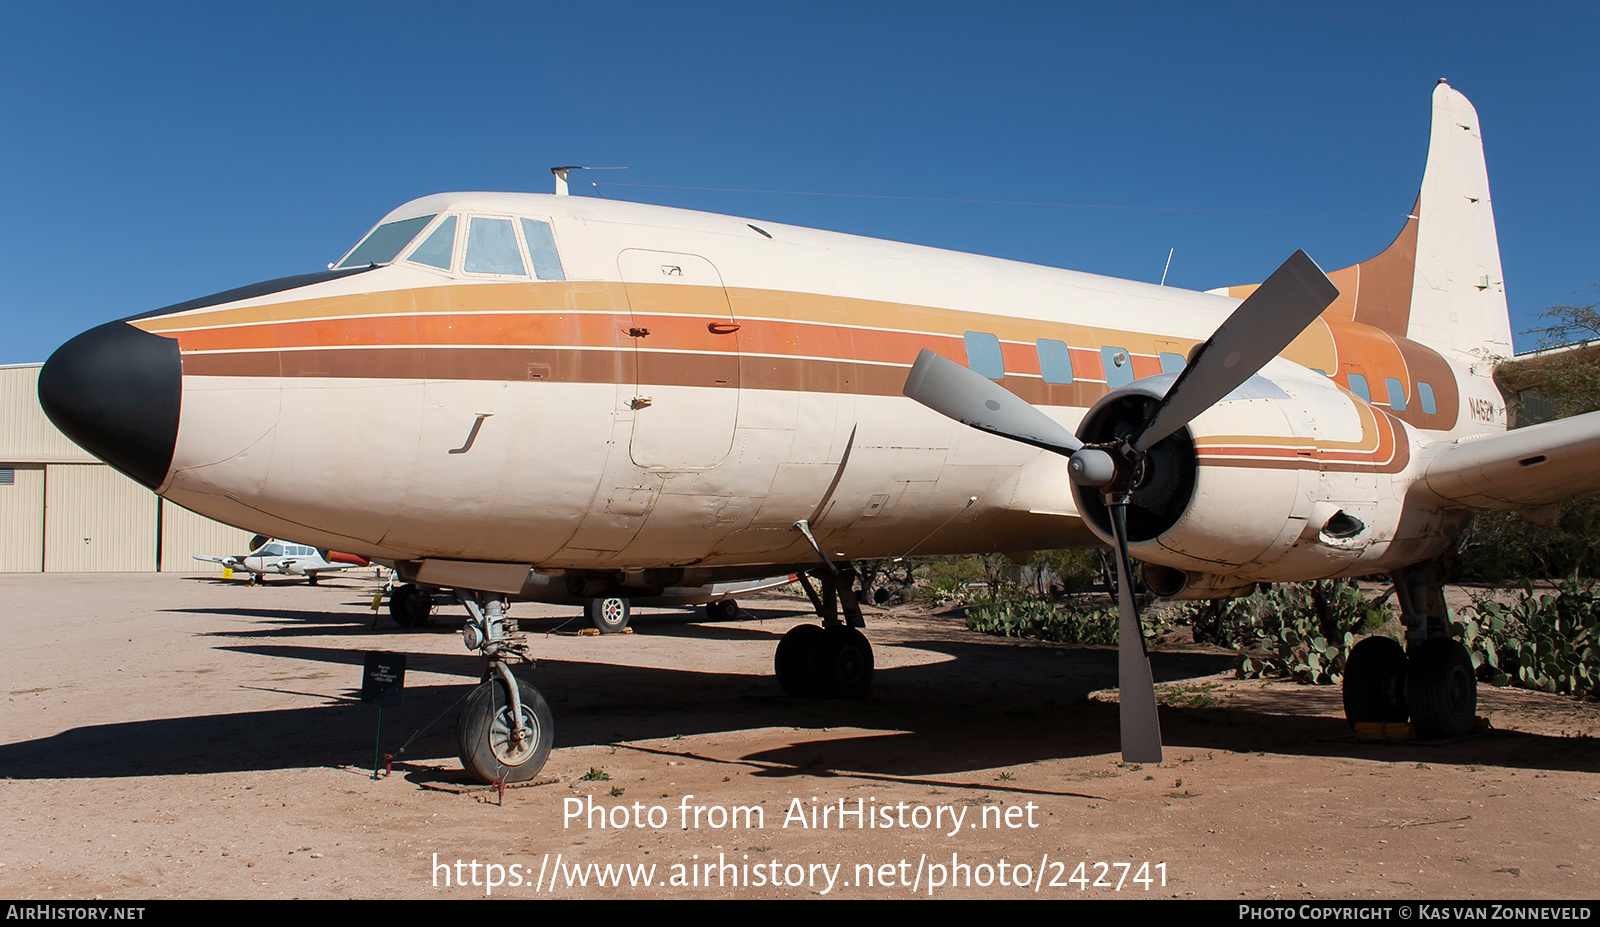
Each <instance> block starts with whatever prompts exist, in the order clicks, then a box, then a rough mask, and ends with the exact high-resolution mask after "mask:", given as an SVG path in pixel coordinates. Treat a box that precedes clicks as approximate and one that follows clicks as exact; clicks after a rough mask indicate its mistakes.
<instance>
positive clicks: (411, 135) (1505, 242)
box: [0, 0, 1600, 363]
mask: <svg viewBox="0 0 1600 927" xmlns="http://www.w3.org/2000/svg"><path fill="white" fill-rule="evenodd" d="M4 9H5V28H4V29H3V30H0V87H4V90H3V91H0V127H3V128H0V202H3V204H4V206H5V213H6V215H7V217H8V219H9V221H7V222H5V223H3V224H0V274H3V279H4V281H5V284H4V286H3V288H0V318H3V320H4V324H5V330H6V333H7V335H6V337H5V338H4V339H3V340H0V363H22V362H29V361H39V360H43V359H44V358H45V357H46V356H48V354H49V352H50V351H52V350H53V349H54V348H55V347H56V346H57V345H59V344H60V343H61V342H63V341H65V340H66V339H67V338H69V337H71V336H72V335H74V334H76V333H77V332H79V331H81V330H83V329H85V328H88V327H90V326H92V325H95V324H98V323H100V322H103V321H106V320H110V319H114V318H119V317H122V316H126V315H131V314H134V313H138V312H144V311H147V310H149V309H152V308H155V307H158V306H163V305H167V304H170V303H174V302H178V301H181V300H185V299H189V298H192V297H195V296H200V295H203V294H206V293H211V292H216V291H219V290H223V289H228V288H231V287H234V286H240V285H243V284H246V283H251V282H254V281H258V280H265V279H269V278H272V277H279V276H284V275H287V274H293V273H303V272H306V271H311V270H317V269H321V268H322V267H323V266H324V265H325V264H326V263H327V262H328V261H331V260H333V259H335V258H336V257H338V256H339V255H340V254H341V253H342V252H343V251H345V250H346V249H347V248H348V247H349V246H350V245H351V244H353V243H354V242H355V240H356V239H357V238H359V237H360V235H361V234H362V233H364V232H365V231H366V230H367V229H368V228H369V227H370V226H371V225H372V224H373V223H374V222H375V221H377V219H378V218H379V217H380V216H381V215H383V214H384V213H385V212H387V211H388V210H390V209H392V208H393V207H395V206H397V205H399V204H400V203H402V202H405V201H406V200H409V199H412V198H414V197H417V196H421V195H424V194H428V193H434V192H439V191H444V190H528V191H534V192H548V191H549V189H550V183H551V181H550V176H549V174H548V172H547V171H548V168H549V167H550V166H551V165H555V164H573V163H576V164H605V165H627V166H628V167H629V168H630V170H628V171H626V172H615V173H594V174H590V175H588V176H589V179H591V180H595V181H598V182H600V183H601V185H602V186H601V192H603V193H604V194H605V195H607V196H609V197H612V198H617V199H635V200H641V201H646V202H655V203H663V204H667V205H672V206H681V207H686V208H693V209H704V210H709V211H714V212H728V213H735V214H739V215H744V216H750V217H753V218H760V219H766V220H769V221H776V222H787V223H793V224H798V225H809V226H816V227H820V228H828V229H836V230H839V231H845V232H851V233H855V234H861V235H871V236H875V237H882V238H891V239H896V240H902V241H912V242H917V243H921V244H928V245H934V246H937V247H944V248H952V249H957V250H963V251H975V252H980V253H985V254H993V255H998V256H1001V257H1008V258H1014V259H1017V260H1024V261H1032V262H1036V263H1041V264H1050V265H1055V266H1061V267H1070V268H1073V269H1077V270H1085V271H1091V272H1095V273H1105V274H1111V275H1115V276H1121V277H1133V278H1138V279H1143V280H1149V281H1155V280H1157V279H1159V278H1160V276H1161V270H1162V265H1163V264H1164V263H1165V261H1166V258H1167V251H1168V249H1169V248H1172V249H1175V254H1174V256H1173V259H1172V270H1171V274H1170V276H1169V277H1168V283H1169V284H1172V285H1177V286H1184V287H1192V288H1197V289H1204V288H1209V287H1213V286H1221V285H1226V284H1229V283H1241V282H1253V281H1257V280H1260V279H1262V278H1263V277H1264V276H1265V275H1266V274H1267V273H1269V272H1270V271H1271V270H1272V268H1274V267H1275V266H1277V264H1278V263H1279V262H1281V261H1282V260H1283V259H1284V258H1285V257H1286V256H1288V254H1289V253H1290V252H1292V251H1293V250H1294V249H1296V248H1305V249H1306V250H1307V251H1308V252H1309V253H1310V254H1311V255H1312V257H1313V258H1315V259H1316V260H1317V261H1318V262H1319V263H1321V264H1322V266H1323V267H1324V268H1326V269H1330V270H1331V269H1333V268H1336V267H1342V266H1345V265H1347V264H1350V263H1353V262H1355V261H1358V260H1361V259H1363V258H1366V257H1369V256H1371V255H1372V254H1374V253H1376V252H1377V251H1379V250H1381V249H1382V248H1383V246H1384V245H1385V244H1387V243H1388V241H1389V240H1390V238H1392V237H1393V235H1394V234H1395V232H1396V231H1398V229H1399V227H1400V225H1401V222H1402V219H1403V217H1404V215H1405V212H1406V211H1407V210H1408V209H1409V208H1410V206H1411V203H1412V200H1413V198H1414V197H1415V195H1416V189H1417V186H1418V183H1419V181H1420V179H1421V172H1422V165H1423V158H1424V155H1425V152H1426V147H1427V130H1428V116H1429V94H1430V93H1431V91H1432V89H1433V86H1434V83H1435V81H1436V80H1437V79H1438V78H1439V77H1441V76H1443V77H1447V78H1449V80H1450V82H1451V84H1452V85H1453V86H1455V87H1456V88H1457V89H1459V90H1461V91H1462V92H1464V93H1465V94H1466V95H1467V96H1468V97H1469V98H1470V99H1471V100H1472V101H1473V103H1474V104H1475V105H1476V106H1477V108H1478V112H1479V114H1480V116H1481V118H1482V124H1483V135H1484V139H1485V148H1486V151H1487V158H1488V163H1489V175H1490V184H1491V188H1492V191H1493V194H1494V203H1495V214H1496V219H1497V222H1498V227H1499V235H1500V244H1501V254H1502V259H1503V263H1504V269H1505V275H1506V284H1507V291H1508V295H1509V298H1510V303H1511V307H1512V325H1513V328H1514V329H1515V330H1517V331H1519V332H1520V331H1522V330H1524V329H1527V328H1529V327H1532V326H1533V325H1535V324H1537V315H1538V313H1539V312H1540V311H1541V310H1543V309H1544V308H1546V307H1547V306H1550V305H1553V304H1557V303H1571V302H1583V303H1589V302H1593V301H1595V300H1596V299H1600V294H1597V293H1596V292H1595V290H1594V289H1593V287H1594V286H1595V285H1596V284H1600V266H1597V260H1596V258H1597V256H1600V223H1597V222H1596V216H1597V206H1600V185H1597V183H1596V180H1595V176H1594V171H1595V153H1596V144H1595V141H1596V133H1597V132H1600V120H1597V119H1596V114H1597V113H1600V98H1597V97H1600V93H1597V87H1596V80H1595V78H1594V76H1593V68H1592V59H1593V53H1594V39H1595V37H1596V36H1597V35H1600V28H1597V26H1600V5H1595V4H1571V5H1563V4H1534V5H1527V6H1524V7H1523V8H1521V9H1515V10H1514V9H1513V8H1512V7H1511V5H1508V4H1478V3H1450V4H1446V3H1425V2H1424V3H1405V4H1394V3H1360V2H1356V3H1343V4H1288V3H1282V2H1277V3H1261V4H1217V5H1206V4H1199V3H1173V4H1154V3H1152V4H1126V5H1111V4H1093V5H1091V4H1076V3H1050V4H1028V3H1014V4H1009V3H1000V4H995V5H992V6H990V7H988V8H986V9H985V10H984V11H982V12H980V11H979V9H978V7H977V5H976V4H968V5H954V4H950V5H942V4H937V3H915V4H913V3H904V4H901V3H854V4H833V3H815V2H813V3H806V4H781V5H780V4H760V3H750V2H744V3H728V4H696V3H676V4H661V3H653V4H644V3H638V4H634V3H614V4H606V5H583V4H548V5H546V4H534V3H475V4H451V5H445V4H442V3H441V4H405V3H389V4H371V5H358V4H337V3H317V4H309V3H307V4H298V3H290V2H283V0H275V2H270V3H229V4H221V3H138V4H128V3H71V2H59V3H43V2H38V3H21V2H11V3H7V4H6V5H5V8H4ZM616 183H628V184H640V185H649V186H627V187H624V186H615V185H613V184H616ZM664 187H712V188H737V189H760V190H792V191H813V192H825V193H850V194H871V195H875V196H881V197H910V198H916V197H926V198H948V199H956V200H991V201H992V200H1007V201H1029V202H1039V203H1073V204H1098V205H1102V206H1106V207H1112V208H1061V207H1047V206H1006V205H981V204H974V203H957V202H932V201H926V200H918V199H876V198H856V197H838V196H826V197H824V196H776V195H757V194H744V193H722V192H710V191H706V190H674V189H664ZM1535 346H1536V340H1535V339H1533V338H1530V337H1526V336H1519V338H1518V347H1519V349H1523V350H1525V349H1528V348H1531V347H1535Z"/></svg>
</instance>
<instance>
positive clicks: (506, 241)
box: [462, 216, 528, 275]
mask: <svg viewBox="0 0 1600 927" xmlns="http://www.w3.org/2000/svg"><path fill="white" fill-rule="evenodd" d="M462 269H463V270H465V271H467V272H468V273H472V274H518V275H525V274H527V272H528V268H527V267H525V266H524V265H523V263H522V252H521V251H519V250H517V236H516V233H515V232H513V231H512V227H511V220H510V219H487V218H484V217H483V216H473V217H472V221H471V222H469V223H468V224H467V259H466V262H465V264H464V265H463V266H462Z"/></svg>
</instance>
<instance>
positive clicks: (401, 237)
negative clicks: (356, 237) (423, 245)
mask: <svg viewBox="0 0 1600 927" xmlns="http://www.w3.org/2000/svg"><path fill="white" fill-rule="evenodd" d="M436 215H438V213H434V214H432V215H427V216H416V217H415V218H411V219H400V220H397V221H395V222H385V223H384V224H382V225H380V226H378V227H377V228H375V229H373V230H372V231H371V232H369V233H367V237H366V238H363V239H361V244H359V245H356V246H355V248H354V249H353V250H352V251H351V252H350V255H349V256H348V257H346V258H345V259H344V260H342V261H340V262H339V266H340V267H363V266H365V265H367V264H387V263H389V262H390V261H392V260H394V256H395V255H397V254H399V253H400V252H401V251H402V250H404V248H405V246H406V245H409V244H411V239H413V238H415V237H416V235H417V233H418V232H420V231H422V229H423V226H426V225H427V224H428V223H429V222H432V221H433V217H434V216H436Z"/></svg>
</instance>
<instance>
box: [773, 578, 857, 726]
mask: <svg viewBox="0 0 1600 927" xmlns="http://www.w3.org/2000/svg"><path fill="white" fill-rule="evenodd" d="M829 565H830V566H832V564H829ZM818 579H819V580H820V581H821V582H822V592H821V594H820V595H819V594H818V592H817V590H816V588H815V587H813V585H812V583H811V577H810V576H809V575H807V574H805V573H801V574H800V583H801V585H802V586H804V587H805V590H806V596H807V597H808V598H810V599H811V605H812V607H813V608H815V609H816V611H817V617H819V618H821V619H822V624H821V625H815V624H802V625H796V626H795V627H793V628H790V629H789V633H787V634H785V635H784V636H783V640H781V641H779V642H778V651H777V653H776V655H775V656H774V658H773V664H774V667H773V668H774V670H775V671H776V673H777V676H778V685H779V686H781V687H782V688H783V691H784V694H785V695H789V696H793V697H795V698H807V697H819V698H863V697H865V696H866V694H867V690H868V689H869V688H870V687H871V686H872V645H871V644H870V643H868V642H867V637H866V635H864V634H862V633H861V630H860V629H861V628H862V627H863V626H865V624H866V621H865V620H864V619H863V618H862V617H861V605H860V604H859V603H858V602H857V601H856V597H855V590H854V589H853V588H852V583H853V582H854V580H855V570H854V569H852V568H850V567H849V566H846V567H845V568H844V569H839V570H836V571H834V572H830V573H826V574H824V575H822V576H819V577H818ZM841 606H842V609H841ZM841 610H842V611H843V612H844V619H843V620H842V621H841V620H840V618H839V612H840V611H841Z"/></svg>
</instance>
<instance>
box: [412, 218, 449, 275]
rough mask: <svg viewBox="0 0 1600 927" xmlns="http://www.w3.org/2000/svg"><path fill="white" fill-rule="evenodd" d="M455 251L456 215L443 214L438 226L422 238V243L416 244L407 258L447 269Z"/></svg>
mask: <svg viewBox="0 0 1600 927" xmlns="http://www.w3.org/2000/svg"><path fill="white" fill-rule="evenodd" d="M455 253H456V217H455V216H445V217H444V221H443V222H441V223H439V227H438V228H436V229H434V230H433V234H432V235H429V236H428V237H427V238H424V239H423V240H422V244H420V245H417V250H415V251H413V252H411V257H410V258H408V259H407V260H410V261H414V262H416V263H418V264H426V265H428V266H429V267H437V268H439V269H441V270H449V269H450V261H451V260H452V259H453V258H454V257H455Z"/></svg>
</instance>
